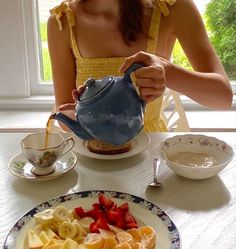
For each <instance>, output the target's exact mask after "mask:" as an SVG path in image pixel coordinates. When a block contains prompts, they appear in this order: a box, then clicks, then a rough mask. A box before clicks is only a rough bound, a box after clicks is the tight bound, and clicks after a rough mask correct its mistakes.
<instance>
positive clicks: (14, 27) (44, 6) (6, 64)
mask: <svg viewBox="0 0 236 249" xmlns="http://www.w3.org/2000/svg"><path fill="white" fill-rule="evenodd" d="M61 1H62V0H50V1H49V0H11V1H3V2H2V3H1V10H0V12H1V13H0V33H1V34H4V35H2V36H1V39H0V48H1V56H0V65H1V67H0V85H1V90H0V107H9V106H11V105H12V106H14V107H21V106H23V104H22V103H26V104H24V107H25V106H28V107H30V108H33V107H35V108H37V107H38V106H39V105H40V106H44V107H46V106H49V104H50V106H51V104H52V103H53V87H52V83H51V81H50V80H51V76H50V63H49V57H48V52H47V42H46V19H47V18H48V16H49V9H51V8H52V7H54V6H55V5H57V4H59V3H60V2H61ZM194 1H195V3H196V4H197V6H198V7H199V9H200V11H201V12H202V13H203V11H204V9H205V5H206V4H207V3H208V2H209V1H211V2H213V1H214V2H224V1H228V4H226V5H225V6H226V7H227V6H228V5H229V4H230V2H231V0H222V1H216V0H194ZM232 2H234V1H232ZM233 10H234V9H231V12H230V11H228V12H229V13H230V14H231V15H232V17H233V16H234V13H235V12H233ZM228 12H227V11H225V13H228ZM232 21H234V22H235V18H234V19H232ZM235 37H236V35H235ZM234 44H235V42H234ZM179 51H181V50H179ZM231 52H232V53H235V50H234V51H231ZM181 56H183V54H181ZM180 58H182V57H180ZM234 58H236V55H235V54H234ZM184 63H186V60H184ZM234 65H236V63H235V64H234ZM233 70H234V69H233ZM234 72H235V71H234ZM231 80H232V82H233V83H232V85H233V88H234V92H235V96H236V83H234V81H233V80H236V76H233V77H232V78H231ZM36 96H40V97H36ZM46 96H48V97H46ZM29 99H30V100H29ZM32 99H33V100H34V101H35V102H32V101H31V100H32ZM21 101H22V102H21ZM19 103H21V104H22V105H21V104H19ZM29 103H30V105H29ZM32 103H37V105H35V106H34V105H33V104H32Z"/></svg>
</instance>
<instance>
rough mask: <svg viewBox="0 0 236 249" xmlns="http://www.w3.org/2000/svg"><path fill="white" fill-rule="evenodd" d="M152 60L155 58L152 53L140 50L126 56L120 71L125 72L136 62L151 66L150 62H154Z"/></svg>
mask: <svg viewBox="0 0 236 249" xmlns="http://www.w3.org/2000/svg"><path fill="white" fill-rule="evenodd" d="M152 61H153V59H152V55H151V54H148V53H146V52H143V51H140V52H138V53H136V54H134V55H131V56H129V57H127V58H125V60H124V62H123V64H122V65H121V67H120V72H122V73H124V72H125V71H126V70H127V69H128V68H129V67H130V66H131V65H132V64H134V63H140V64H142V65H143V66H149V65H150V64H152Z"/></svg>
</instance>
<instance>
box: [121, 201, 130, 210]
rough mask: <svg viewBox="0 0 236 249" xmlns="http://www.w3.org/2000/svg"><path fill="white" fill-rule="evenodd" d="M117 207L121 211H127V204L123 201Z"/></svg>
mask: <svg viewBox="0 0 236 249" xmlns="http://www.w3.org/2000/svg"><path fill="white" fill-rule="evenodd" d="M119 209H121V210H122V211H129V204H128V203H127V202H125V203H124V204H122V205H121V206H119Z"/></svg>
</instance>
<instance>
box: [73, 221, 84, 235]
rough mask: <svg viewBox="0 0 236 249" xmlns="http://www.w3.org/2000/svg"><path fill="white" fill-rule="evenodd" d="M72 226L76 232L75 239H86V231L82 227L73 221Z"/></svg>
mask: <svg viewBox="0 0 236 249" xmlns="http://www.w3.org/2000/svg"><path fill="white" fill-rule="evenodd" d="M72 224H73V225H74V226H75V228H76V230H77V237H86V235H87V232H86V230H85V229H84V228H83V227H82V225H81V224H80V223H79V221H78V220H73V221H72Z"/></svg>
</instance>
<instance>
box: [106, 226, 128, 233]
mask: <svg viewBox="0 0 236 249" xmlns="http://www.w3.org/2000/svg"><path fill="white" fill-rule="evenodd" d="M109 228H110V230H111V231H112V232H114V233H119V232H124V231H125V230H124V229H121V228H119V227H115V226H113V225H109Z"/></svg>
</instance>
